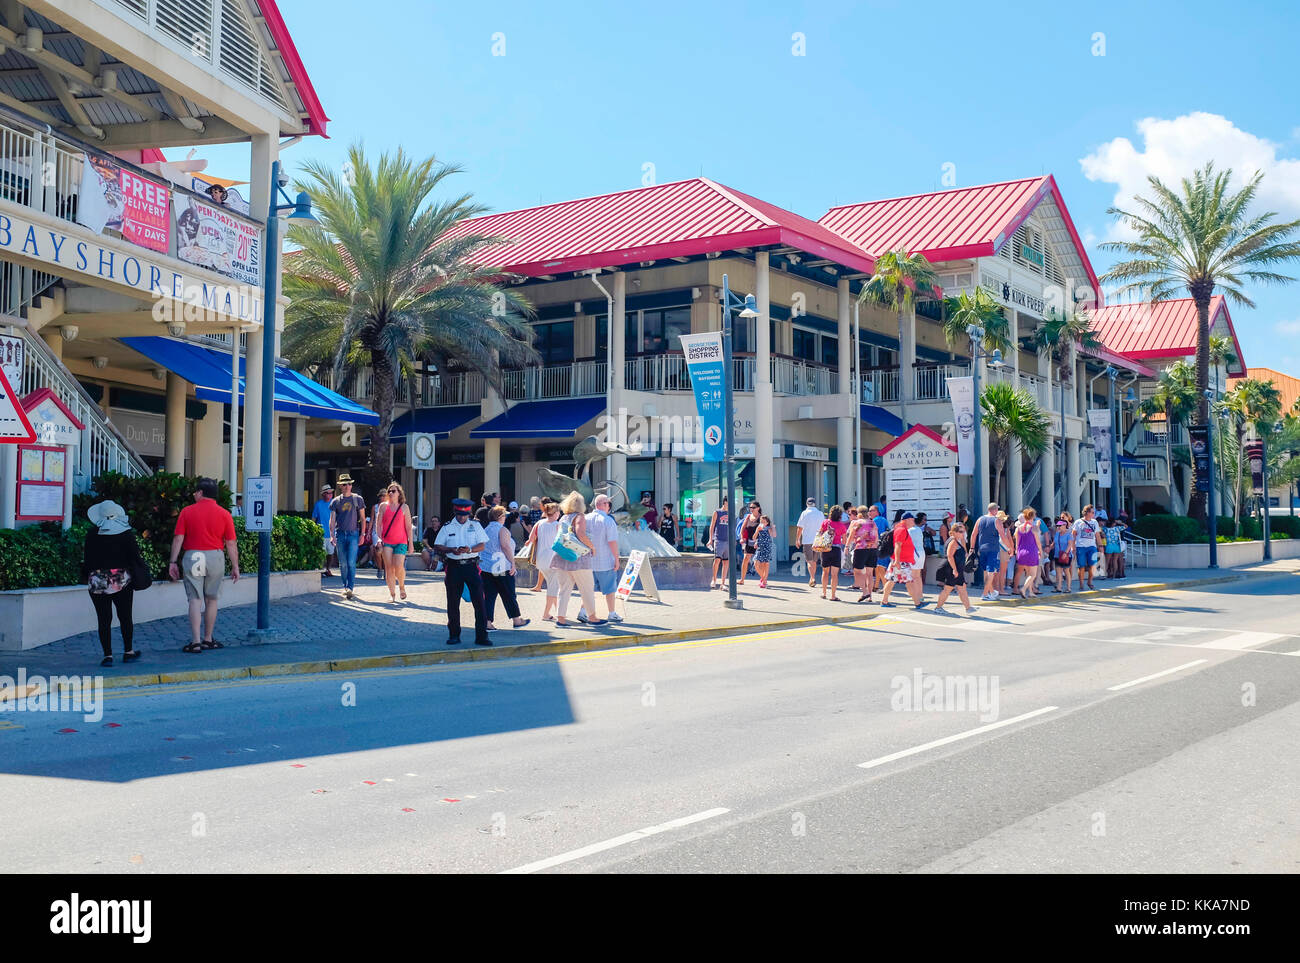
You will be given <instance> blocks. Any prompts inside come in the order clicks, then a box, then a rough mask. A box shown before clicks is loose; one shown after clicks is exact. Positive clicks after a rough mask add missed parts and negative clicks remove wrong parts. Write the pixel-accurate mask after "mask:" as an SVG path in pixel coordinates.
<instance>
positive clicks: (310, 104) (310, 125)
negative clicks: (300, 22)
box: [257, 0, 329, 137]
mask: <svg viewBox="0 0 1300 963" xmlns="http://www.w3.org/2000/svg"><path fill="white" fill-rule="evenodd" d="M257 6H258V8H259V9H260V10H261V11H262V19H263V20H265V21H266V30H267V32H268V33H269V34H270V35H271V39H272V40H273V41H275V49H276V50H278V51H279V53H280V58H281V59H282V60H283V61H284V67H285V69H286V70H287V71H289V80H290V81H291V82H292V84H293V87H294V89H295V90H297V91H298V96H299V98H301V100H302V105H303V111H304V113H306V115H307V133H309V134H319V135H320V136H322V137H325V136H327V135H326V133H325V125H326V124H328V123H329V118H328V117H326V116H325V108H324V107H322V106H321V102H320V98H319V97H317V96H316V88H315V87H314V86H312V82H311V78H310V77H308V76H307V68H306V67H304V66H303V64H302V58H301V57H299V56H298V48H297V47H296V46H294V42H293V38H292V37H290V36H289V28H288V27H287V26H285V23H284V17H282V16H280V8H279V7H278V6H276V3H275V0H257Z"/></svg>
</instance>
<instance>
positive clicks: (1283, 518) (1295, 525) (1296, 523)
mask: <svg viewBox="0 0 1300 963" xmlns="http://www.w3.org/2000/svg"><path fill="white" fill-rule="evenodd" d="M1268 529H1269V531H1270V532H1271V533H1272V535H1273V537H1274V538H1277V535H1278V533H1279V532H1285V533H1286V534H1287V535H1290V536H1291V537H1292V538H1300V516H1296V515H1271V514H1270V515H1269V516H1268Z"/></svg>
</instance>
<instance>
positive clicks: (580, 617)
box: [578, 612, 590, 622]
mask: <svg viewBox="0 0 1300 963" xmlns="http://www.w3.org/2000/svg"><path fill="white" fill-rule="evenodd" d="M578 621H579V622H589V621H590V619H588V618H587V613H586V612H579V613H578Z"/></svg>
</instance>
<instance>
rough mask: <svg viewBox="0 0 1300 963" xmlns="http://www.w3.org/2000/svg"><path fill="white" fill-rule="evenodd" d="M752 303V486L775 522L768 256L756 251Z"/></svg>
mask: <svg viewBox="0 0 1300 963" xmlns="http://www.w3.org/2000/svg"><path fill="white" fill-rule="evenodd" d="M754 262H755V283H754V300H755V301H756V302H757V308H758V317H756V318H755V319H754V336H755V337H754V340H755V344H756V348H757V350H756V351H755V357H754V443H755V449H754V450H755V457H754V487H755V489H756V491H755V497H756V498H757V499H758V503H759V504H760V505H762V506H763V511H764V512H766V513H768V514H770V515H772V519H773V521H775V520H776V518H777V516H776V514H775V511H776V488H775V484H774V480H773V473H774V471H775V468H776V465H775V462H774V461H773V459H772V458H771V456H770V452H771V451H772V444H773V442H774V441H775V434H774V430H773V426H774V421H775V412H774V410H773V402H772V343H771V332H770V331H769V329H768V312H769V310H770V306H771V304H770V302H771V288H770V280H771V278H770V275H769V273H768V253H767V252H766V251H759V252H757V253H756V255H755V258H754Z"/></svg>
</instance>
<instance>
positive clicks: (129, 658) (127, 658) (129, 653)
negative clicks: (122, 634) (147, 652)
mask: <svg viewBox="0 0 1300 963" xmlns="http://www.w3.org/2000/svg"><path fill="white" fill-rule="evenodd" d="M138 658H140V650H139V649H127V650H126V651H125V652H123V653H122V661H123V662H134V661H135V660H136V659H138Z"/></svg>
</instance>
